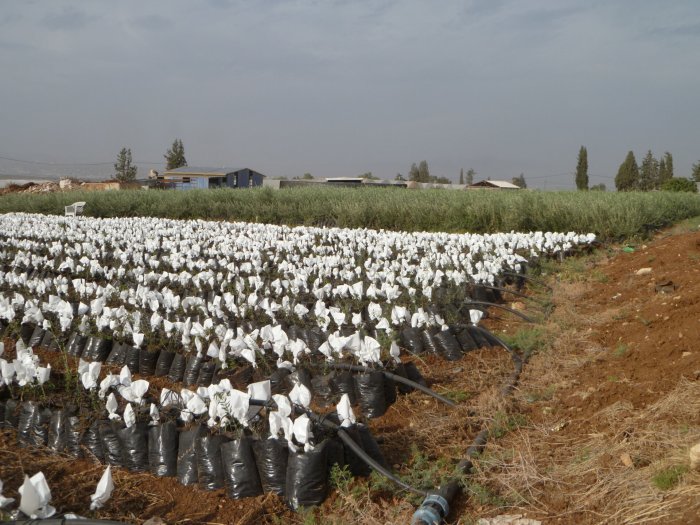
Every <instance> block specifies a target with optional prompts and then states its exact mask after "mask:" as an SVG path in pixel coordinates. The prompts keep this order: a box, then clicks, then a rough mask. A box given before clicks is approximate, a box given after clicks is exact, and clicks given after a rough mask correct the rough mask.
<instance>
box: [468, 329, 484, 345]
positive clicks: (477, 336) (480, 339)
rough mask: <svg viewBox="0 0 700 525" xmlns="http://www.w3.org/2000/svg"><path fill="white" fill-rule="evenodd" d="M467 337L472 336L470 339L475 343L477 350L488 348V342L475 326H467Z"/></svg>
mask: <svg viewBox="0 0 700 525" xmlns="http://www.w3.org/2000/svg"><path fill="white" fill-rule="evenodd" d="M468 329H469V335H471V336H472V339H474V342H475V343H476V346H477V347H478V348H485V347H487V346H489V342H488V341H487V340H486V338H485V337H484V336H483V335H482V334H481V332H480V331H479V330H478V329H477V328H476V327H475V326H471V325H470V326H469V327H468Z"/></svg>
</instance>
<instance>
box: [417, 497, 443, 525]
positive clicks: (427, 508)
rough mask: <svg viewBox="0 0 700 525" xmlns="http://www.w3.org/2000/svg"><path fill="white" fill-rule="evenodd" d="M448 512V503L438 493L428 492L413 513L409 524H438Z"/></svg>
mask: <svg viewBox="0 0 700 525" xmlns="http://www.w3.org/2000/svg"><path fill="white" fill-rule="evenodd" d="M449 513H450V505H449V503H447V500H446V499H445V498H443V497H442V496H440V495H439V494H429V495H428V497H426V498H425V500H423V503H422V504H421V506H420V507H418V509H417V510H416V512H414V513H413V518H412V519H411V525H440V523H442V520H443V518H445V517H446V516H447V515H448V514H449Z"/></svg>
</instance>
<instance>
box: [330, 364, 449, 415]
mask: <svg viewBox="0 0 700 525" xmlns="http://www.w3.org/2000/svg"><path fill="white" fill-rule="evenodd" d="M330 367H331V368H335V369H337V370H350V371H351V372H376V371H377V370H375V369H374V368H368V367H366V366H360V365H350V364H347V363H330ZM381 372H382V373H383V374H384V375H385V376H386V377H388V378H389V379H393V380H394V381H396V382H398V383H403V384H404V385H407V386H410V387H413V388H415V389H416V390H420V391H421V392H424V393H426V394H428V395H429V396H431V397H434V398H435V399H437V400H438V401H442V402H443V403H445V404H446V405H449V406H451V407H456V406H457V403H455V402H454V401H452V400H451V399H448V398H446V397H445V396H441V395H440V394H438V393H437V392H435V391H433V390H430V389H429V388H428V387H427V386H423V385H421V384H420V383H416V382H415V381H411V380H410V379H407V378H405V377H402V376H399V375H396V374H393V373H391V372H387V371H386V370H381Z"/></svg>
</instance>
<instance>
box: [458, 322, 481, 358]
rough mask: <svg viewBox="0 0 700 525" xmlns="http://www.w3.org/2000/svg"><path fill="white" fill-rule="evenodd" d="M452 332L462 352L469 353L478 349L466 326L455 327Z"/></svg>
mask: <svg viewBox="0 0 700 525" xmlns="http://www.w3.org/2000/svg"><path fill="white" fill-rule="evenodd" d="M454 332H455V337H457V341H458V342H459V346H460V348H461V349H462V352H471V351H472V350H476V349H477V348H479V347H478V346H477V345H476V341H474V338H473V337H472V336H471V334H470V333H469V328H467V327H466V326H458V327H455V328H454Z"/></svg>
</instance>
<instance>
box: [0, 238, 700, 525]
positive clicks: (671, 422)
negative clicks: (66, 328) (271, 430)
mask: <svg viewBox="0 0 700 525" xmlns="http://www.w3.org/2000/svg"><path fill="white" fill-rule="evenodd" d="M622 248H623V246H616V247H610V248H608V249H607V250H606V249H601V250H600V251H598V252H596V253H595V254H594V255H592V256H588V257H586V258H583V259H579V260H577V262H575V263H572V264H569V265H568V266H567V263H564V265H563V266H562V267H561V268H558V269H557V270H558V271H557V273H556V274H555V275H554V276H549V277H547V278H548V280H549V282H550V284H552V286H553V287H554V291H553V294H552V296H551V300H552V302H553V303H554V310H553V314H552V315H551V317H550V318H549V319H548V320H547V321H546V322H545V323H544V324H543V325H541V326H540V327H539V328H538V330H542V331H543V338H542V341H543V342H542V344H541V345H539V346H538V348H537V351H536V352H535V353H534V355H533V356H532V357H531V359H530V360H529V362H528V363H527V365H526V367H525V369H524V371H523V374H522V376H521V381H520V383H519V386H518V389H517V391H516V393H515V395H514V396H513V398H512V399H511V400H509V401H507V402H506V401H504V400H503V399H502V398H501V397H500V396H499V394H498V389H499V387H500V385H501V383H502V382H503V380H504V379H505V378H506V377H507V376H508V374H510V372H511V370H512V368H511V364H510V361H509V358H508V356H507V355H506V354H505V353H504V352H503V351H499V350H497V349H493V350H481V351H478V352H472V353H470V354H468V355H467V356H466V357H465V358H464V359H463V360H461V361H458V362H446V361H444V360H442V359H438V358H434V357H428V358H426V359H425V360H423V361H422V362H419V363H417V364H418V366H419V368H420V369H421V371H422V373H423V374H424V375H425V376H426V378H427V379H428V381H429V384H430V386H431V387H432V388H434V389H435V390H436V391H438V392H440V393H442V394H444V395H447V396H448V397H452V398H453V399H455V400H457V401H459V402H460V406H459V407H458V408H457V409H450V408H449V407H446V406H444V405H441V404H439V403H437V402H436V401H435V400H433V399H431V398H428V397H426V396H424V395H422V394H420V393H418V392H413V393H411V394H409V395H406V396H399V400H398V401H397V403H396V404H394V405H393V406H392V407H391V408H390V409H389V410H388V412H387V414H386V415H384V416H383V417H382V418H379V419H377V420H372V421H371V428H372V431H373V433H374V434H375V435H376V436H378V438H379V440H380V445H381V447H382V449H383V451H384V453H385V455H386V457H387V459H388V460H389V463H390V464H392V466H393V467H394V469H395V470H396V471H398V472H399V473H400V474H401V475H402V476H404V478H405V479H408V480H411V481H413V482H415V481H416V480H417V479H418V478H419V475H420V473H421V472H422V471H425V470H426V467H425V465H426V464H437V465H438V466H437V467H436V468H435V472H433V478H434V482H435V483H436V484H437V483H439V481H440V478H441V477H443V478H444V476H447V475H449V473H450V472H451V469H452V467H453V466H454V465H455V464H456V463H457V461H459V459H461V458H462V457H463V456H464V453H465V450H466V448H467V446H468V445H469V444H470V442H471V440H472V439H473V437H474V436H475V435H476V433H477V432H478V431H479V430H480V429H481V428H482V427H483V426H484V425H486V426H489V427H491V428H492V429H493V430H494V433H493V436H492V438H491V440H490V441H489V444H488V446H487V448H486V450H485V451H484V453H483V454H482V455H481V456H480V458H479V459H478V460H477V461H476V470H475V472H474V474H473V476H472V477H471V478H469V479H466V480H465V485H466V490H465V493H464V494H463V495H461V496H459V497H458V499H457V500H456V501H455V502H453V505H452V507H453V509H452V512H451V514H450V516H449V519H448V522H449V523H464V524H467V523H475V522H476V520H477V519H478V518H480V517H488V516H497V515H502V514H521V515H523V516H527V517H529V518H533V519H538V520H541V521H542V522H543V523H561V524H569V523H570V524H580V523H582V524H586V523H683V524H686V523H691V524H692V523H700V474H698V473H697V472H690V471H688V469H687V463H688V459H687V451H688V448H689V447H690V446H692V445H694V444H695V443H698V442H700V346H699V345H698V337H699V336H700V233H699V232H698V231H691V232H675V231H674V232H670V231H669V232H665V233H663V234H660V235H658V236H657V237H656V238H655V239H653V240H650V241H648V242H646V243H645V244H642V243H639V244H638V245H636V246H635V247H634V251H633V252H632V253H628V252H626V251H623V249H622ZM642 268H651V271H650V272H649V273H645V272H642V275H637V272H638V270H640V269H642ZM669 281H671V282H672V284H668V282H669ZM517 306H519V307H520V306H522V305H517ZM504 317H507V316H504ZM491 328H492V329H494V330H499V331H505V332H507V333H509V334H511V336H512V337H513V338H514V340H515V341H517V338H518V335H517V334H518V333H520V334H522V333H525V332H526V331H527V330H529V328H528V325H525V324H523V323H513V322H510V323H508V324H506V323H505V322H503V321H501V322H498V323H493V322H492V323H491ZM513 334H516V335H514V336H513ZM56 365H57V366H59V363H56ZM159 386H161V387H162V386H168V385H167V384H165V383H164V384H162V385H159ZM497 429H498V431H496V430H497ZM0 455H1V456H2V461H0V479H2V480H3V482H4V486H5V489H4V495H5V496H10V497H18V496H17V493H16V488H17V487H18V486H19V485H20V484H21V482H22V479H23V477H24V475H25V474H28V475H32V474H34V473H35V472H37V471H39V470H42V471H43V472H44V474H45V475H46V477H47V480H48V482H49V486H50V487H51V490H52V494H53V504H54V505H55V506H56V507H58V509H59V510H60V511H61V512H77V513H79V514H81V515H84V516H93V517H99V518H104V519H116V520H122V521H125V522H130V523H142V522H144V521H145V520H147V519H149V518H151V517H159V518H161V519H163V520H164V521H165V522H166V523H240V524H253V523H256V524H257V523H367V524H370V523H388V524H389V523H408V522H410V517H411V514H412V513H413V511H414V510H415V504H416V503H417V500H416V499H415V498H412V497H409V496H408V495H407V494H406V493H401V492H397V491H396V490H394V489H393V488H392V487H391V485H390V484H380V483H377V482H376V480H375V479H374V478H372V479H371V480H370V481H367V480H353V481H350V482H349V483H347V484H344V485H342V486H341V487H340V488H339V490H335V491H333V492H332V494H331V496H330V497H329V499H328V500H327V501H326V503H324V505H323V506H322V507H321V508H320V509H316V510H314V511H310V512H302V513H294V512H292V511H290V510H289V509H288V508H287V506H286V505H285V503H284V502H283V501H282V500H281V499H280V498H278V497H276V496H273V495H265V496H260V497H257V498H250V499H246V500H241V501H233V500H230V499H228V498H226V497H225V495H224V491H223V490H222V491H214V492H206V491H202V490H200V489H198V488H196V487H183V486H181V485H179V484H178V482H177V480H175V479H168V478H165V479H163V478H156V477H153V476H151V475H150V474H133V473H129V472H127V471H125V470H121V469H114V478H115V486H116V488H115V492H114V495H113V498H112V500H110V502H108V503H107V505H106V506H105V507H104V508H103V509H100V510H99V511H97V512H95V513H91V512H89V511H87V507H88V505H89V495H90V494H91V493H92V492H93V491H94V488H95V485H96V483H97V481H98V480H99V477H100V476H101V474H102V471H103V469H104V467H103V466H101V465H95V464H93V463H91V462H89V461H86V460H81V461H75V460H72V459H67V458H62V457H57V456H52V455H49V454H46V453H44V452H43V451H40V450H30V449H18V448H17V446H16V445H15V437H14V433H12V432H7V431H5V432H3V433H0ZM673 468H679V469H680V471H681V474H680V475H679V476H678V477H677V479H675V478H674V481H673V483H672V486H670V487H666V488H663V489H662V488H659V486H658V485H657V484H656V483H655V482H654V478H655V477H658V475H659V474H663V473H664V472H667V471H668V470H669V469H673ZM423 481H424V480H423Z"/></svg>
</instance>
